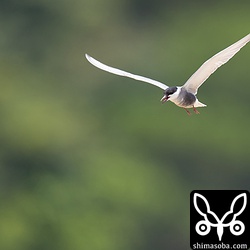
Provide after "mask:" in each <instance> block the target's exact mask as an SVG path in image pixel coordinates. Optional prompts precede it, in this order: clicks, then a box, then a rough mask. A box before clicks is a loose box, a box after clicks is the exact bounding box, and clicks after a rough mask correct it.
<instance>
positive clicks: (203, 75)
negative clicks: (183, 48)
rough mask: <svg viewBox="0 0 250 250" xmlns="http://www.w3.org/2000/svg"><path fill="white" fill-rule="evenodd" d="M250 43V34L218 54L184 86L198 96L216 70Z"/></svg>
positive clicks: (203, 65) (204, 64)
mask: <svg viewBox="0 0 250 250" xmlns="http://www.w3.org/2000/svg"><path fill="white" fill-rule="evenodd" d="M249 41H250V34H248V35H247V36H245V37H243V38H242V39H241V40H239V41H238V42H236V43H234V44H232V45H231V46H229V47H227V48H226V49H224V50H222V51H221V52H219V53H217V54H216V55H214V56H213V57H211V58H210V59H208V60H207V61H206V62H205V63H203V64H202V65H201V67H200V68H199V69H198V70H197V71H196V72H195V73H194V74H193V75H192V76H191V77H190V78H189V79H188V80H187V82H186V83H185V84H184V87H185V89H186V90H188V91H189V92H191V93H193V94H197V90H198V88H199V87H200V86H201V84H202V83H203V82H205V81H206V80H207V78H208V77H209V76H210V75H211V74H213V73H214V71H215V70H216V69H218V68H219V67H220V66H222V65H223V64H225V63H226V62H227V61H228V60H229V59H231V58H232V57H233V56H234V55H235V54H236V53H237V52H238V51H239V50H240V49H241V48H242V47H243V46H245V45H246V44H247V43H248V42H249Z"/></svg>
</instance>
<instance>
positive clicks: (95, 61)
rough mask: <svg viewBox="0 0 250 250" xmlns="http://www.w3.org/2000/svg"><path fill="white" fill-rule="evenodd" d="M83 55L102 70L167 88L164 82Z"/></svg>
mask: <svg viewBox="0 0 250 250" xmlns="http://www.w3.org/2000/svg"><path fill="white" fill-rule="evenodd" d="M85 56H86V58H87V60H88V61H89V62H90V63H91V64H93V65H94V66H96V67H97V68H99V69H102V70H104V71H107V72H110V73H113V74H115V75H119V76H126V77H129V78H133V79H135V80H138V81H142V82H147V83H150V84H152V85H155V86H157V87H159V88H161V89H164V90H165V89H167V88H168V86H167V85H165V84H164V83H161V82H158V81H155V80H152V79H150V78H147V77H144V76H138V75H134V74H131V73H128V72H126V71H123V70H120V69H116V68H113V67H110V66H107V65H105V64H103V63H101V62H99V61H97V60H96V59H94V58H93V57H91V56H89V55H87V54H85Z"/></svg>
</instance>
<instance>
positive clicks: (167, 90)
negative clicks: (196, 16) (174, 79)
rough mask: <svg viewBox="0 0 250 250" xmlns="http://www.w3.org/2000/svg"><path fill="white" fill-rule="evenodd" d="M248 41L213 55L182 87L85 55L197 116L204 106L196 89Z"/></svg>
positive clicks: (245, 39) (98, 65) (104, 68)
mask: <svg viewBox="0 0 250 250" xmlns="http://www.w3.org/2000/svg"><path fill="white" fill-rule="evenodd" d="M249 41H250V34H248V35H246V36H245V37H243V38H242V39H240V40H239V41H237V42H236V43H234V44H232V45H231V46H229V47H227V48H225V49H224V50H222V51H220V52H219V53H217V54H215V55H214V56H213V57H211V58H210V59H208V60H207V61H206V62H204V63H203V64H202V65H201V66H200V68H199V69H198V70H197V71H196V72H195V73H194V74H193V75H192V76H191V77H190V78H189V79H188V80H187V81H186V83H185V84H184V85H183V86H173V87H169V86H167V85H165V84H164V83H161V82H159V81H156V80H153V79H150V78H147V77H144V76H139V75H135V74H131V73H128V72H126V71H123V70H120V69H117V68H113V67H110V66H108V65H105V64H103V63H101V62H99V61H97V60H96V59H94V58H93V57H91V56H89V55H88V54H85V56H86V58H87V60H88V61H89V62H90V63H91V64H93V65H94V66H96V67H97V68H99V69H102V70H104V71H107V72H110V73H113V74H115V75H119V76H125V77H129V78H133V79H135V80H138V81H142V82H147V83H150V84H152V85H155V86H157V87H159V88H161V89H163V90H164V96H163V97H162V99H161V102H162V103H164V102H166V101H171V102H173V103H174V104H176V105H177V106H179V107H181V108H184V109H185V110H186V111H187V113H188V115H190V114H191V113H190V111H189V110H188V109H189V108H192V109H193V111H194V112H195V113H196V114H199V111H198V110H197V109H196V108H198V107H205V106H206V105H205V104H203V103H201V102H200V101H199V100H198V98H197V97H196V94H197V91H198V88H199V87H200V86H201V85H202V84H203V83H204V82H205V81H206V80H207V78H208V77H209V76H210V75H211V74H212V73H214V72H215V70H217V69H218V68H219V67H220V66H222V65H223V64H225V63H226V62H227V61H228V60H230V59H231V58H232V57H233V56H234V55H235V54H236V53H237V52H238V51H239V50H240V49H241V48H242V47H243V46H245V45H246V44H247V43H248V42H249Z"/></svg>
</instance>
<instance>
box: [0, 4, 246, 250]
mask: <svg viewBox="0 0 250 250" xmlns="http://www.w3.org/2000/svg"><path fill="white" fill-rule="evenodd" d="M249 7H250V3H249V2H247V1H231V0H230V1H197V0H196V1H170V0H169V1H162V0H157V1H156V0H154V1H149V0H144V1H142V0H120V1H117V0H105V1H102V0H83V1H81V0H72V1H65V0H62V1H58V0H53V1H46V0H37V1H31V0H23V1H18V0H1V1H0V51H1V60H0V79H1V92H0V115H1V120H0V138H1V140H0V197H1V203H0V221H1V223H0V248H1V249H4V250H34V249H36V250H45V249H60V250H69V249H74V250H78V249H79V250H80V249H81V250H82V249H92V250H104V249H107V250H117V249H119V250H122V249H124V250H125V249H126V250H127V249H131V250H132V249H136V250H138V249H187V248H188V247H189V193H190V192H191V191H192V190H193V189H249V175H250V168H249V162H250V154H249V139H250V136H249V132H248V131H249V126H250V118H248V114H249V112H250V110H249V105H248V99H249V97H248V91H249V90H250V87H249V79H250V76H249V70H248V68H249V60H250V57H249V55H250V49H249V45H248V46H246V47H245V48H243V49H242V51H241V52H240V53H239V54H237V55H236V56H235V57H234V58H233V59H232V60H231V61H230V62H228V63H227V65H226V66H224V67H222V68H221V69H220V70H218V71H217V72H216V74H214V75H213V76H211V77H210V78H209V79H208V80H207V82H206V83H205V84H204V86H202V88H201V89H200V91H199V99H200V100H201V101H202V102H204V103H206V104H207V105H208V107H207V108H203V109H200V112H201V114H200V115H192V116H191V117H188V116H187V115H186V114H185V111H183V110H182V109H180V108H178V107H176V106H175V105H173V104H171V103H167V104H166V105H160V103H159V99H160V98H161V95H162V93H161V92H159V89H157V88H154V87H152V86H149V85H147V84H141V83H138V82H135V81H133V80H129V79H124V78H121V77H117V76H113V75H110V74H106V73H105V72H101V71H100V70H98V69H96V68H94V67H92V66H91V65H90V64H89V63H88V62H87V61H86V60H85V58H84V53H89V54H90V55H92V56H94V57H96V58H98V59H100V60H102V61H103V62H106V63H108V64H110V65H114V66H116V67H120V68H122V69H127V70H128V71H130V72H134V73H138V74H141V75H145V76H149V77H152V78H154V79H158V80H160V81H163V82H166V84H168V85H181V84H183V82H185V80H186V79H187V78H188V77H189V76H190V75H191V74H192V73H193V72H194V71H195V70H196V69H197V68H198V67H199V66H200V65H201V64H202V63H203V62H204V61H205V60H206V59H208V58H209V57H210V56H212V55H213V54H215V53H216V52H218V51H220V50H221V49H223V48H225V47H226V46H228V45H230V44H232V43H233V42H235V41H237V40H238V39H240V38H242V37H243V36H245V35H246V34H248V33H249V21H250V20H249Z"/></svg>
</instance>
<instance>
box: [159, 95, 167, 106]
mask: <svg viewBox="0 0 250 250" xmlns="http://www.w3.org/2000/svg"><path fill="white" fill-rule="evenodd" d="M168 98H169V97H168V96H166V95H164V96H163V97H162V98H161V102H162V104H163V103H164V102H167V101H168Z"/></svg>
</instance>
